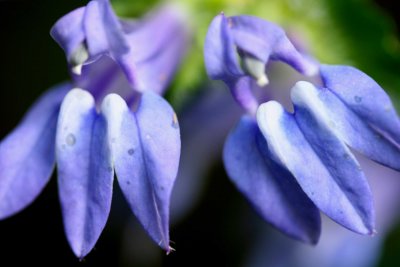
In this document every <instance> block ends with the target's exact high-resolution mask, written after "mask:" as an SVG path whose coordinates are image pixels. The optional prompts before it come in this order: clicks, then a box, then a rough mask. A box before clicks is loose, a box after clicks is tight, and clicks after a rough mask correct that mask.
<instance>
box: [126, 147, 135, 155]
mask: <svg viewBox="0 0 400 267" xmlns="http://www.w3.org/2000/svg"><path fill="white" fill-rule="evenodd" d="M134 153H135V150H134V149H133V148H131V149H129V150H128V154H129V155H130V156H132V155H133V154H134Z"/></svg>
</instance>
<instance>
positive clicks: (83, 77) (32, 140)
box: [0, 0, 187, 258]
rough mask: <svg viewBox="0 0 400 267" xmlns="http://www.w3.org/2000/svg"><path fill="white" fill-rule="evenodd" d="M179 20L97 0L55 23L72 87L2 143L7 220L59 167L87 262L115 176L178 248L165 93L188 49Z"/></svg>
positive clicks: (175, 136) (76, 243) (1, 203)
mask: <svg viewBox="0 0 400 267" xmlns="http://www.w3.org/2000/svg"><path fill="white" fill-rule="evenodd" d="M177 15H178V13H177V12H176V11H175V10H173V9H171V8H169V7H166V8H161V9H159V10H157V11H156V12H155V13H153V14H151V15H150V16H149V17H147V18H146V19H144V20H142V21H135V22H133V21H124V20H120V19H119V18H117V16H116V15H115V14H114V12H113V10H112V8H111V6H110V4H109V2H108V1H100V0H95V1H91V2H89V3H88V5H87V6H85V7H82V8H78V9H77V10H74V11H72V12H71V13H69V14H67V15H66V16H64V17H63V18H61V19H60V20H59V21H58V22H57V23H56V24H55V26H54V27H53V29H52V31H51V32H52V36H53V37H54V38H55V39H56V40H57V42H58V43H59V44H60V45H61V46H62V47H63V48H64V50H65V52H66V54H67V58H68V60H69V63H70V64H71V67H72V72H73V74H72V75H73V82H71V83H65V84H61V85H58V86H55V87H54V88H53V89H51V90H49V91H48V92H47V93H45V94H44V95H43V96H42V97H41V98H40V99H39V100H38V101H37V102H36V104H35V105H34V106H33V107H32V108H31V109H30V111H29V112H28V114H27V116H26V117H25V119H24V120H23V121H22V122H21V124H20V125H19V126H18V127H17V128H16V129H15V130H14V131H13V132H11V133H10V134H9V135H8V136H7V137H6V138H5V139H4V140H3V141H2V142H1V144H0V218H1V219H4V218H7V217H9V216H11V215H13V214H15V213H17V212H19V211H21V210H22V209H24V208H25V207H26V206H28V205H29V204H30V203H31V202H32V201H33V200H34V199H35V198H36V197H37V196H38V195H39V194H40V192H41V191H42V190H43V188H44V186H45V185H46V184H47V182H48V180H49V178H50V177H51V173H52V172H53V168H54V165H55V164H57V172H58V185H59V196H60V202H61V206H62V214H63V219H64V226H65V232H66V235H67V239H68V241H69V244H70V245H71V247H72V250H73V251H74V253H75V255H76V256H78V257H79V258H83V257H84V256H85V255H87V254H88V253H89V252H90V251H91V249H92V248H93V247H94V245H95V243H96V241H97V240H98V238H99V236H100V234H101V232H102V230H103V228H104V226H105V224H106V221H107V218H108V214H109V211H110V206H111V198H112V187H113V178H114V172H115V173H116V175H117V178H118V182H119V185H120V187H121V189H122V192H123V193H124V195H125V197H126V199H127V201H128V203H129V205H130V206H131V208H132V210H133V212H134V213H135V215H136V216H137V218H138V219H139V221H140V222H141V223H142V225H143V227H144V228H145V229H146V231H147V232H148V233H149V235H150V236H151V238H152V239H153V240H154V241H155V242H156V243H158V244H159V245H160V246H161V247H162V248H163V249H165V250H166V251H167V253H168V252H169V251H170V250H171V248H170V246H169V229H168V224H169V203H170V195H171V191H172V187H173V184H174V181H175V178H176V175H177V170H178V164H179V158H180V144H181V143H180V130H179V124H178V121H177V117H176V114H175V113H174V111H173V109H172V107H171V106H170V105H169V104H168V102H167V101H166V100H164V99H163V98H162V97H161V96H159V94H160V93H162V92H163V91H164V90H165V88H166V86H167V85H168V82H169V80H170V79H171V76H172V75H173V73H174V71H175V69H176V67H177V66H178V63H179V61H180V59H181V57H182V53H183V51H184V48H185V46H186V38H187V33H186V29H185V28H184V26H182V25H183V24H182V21H181V20H180V19H179V18H178V17H177ZM172 34H173V35H174V37H175V38H173V39H170V38H169V37H168V36H170V35H172Z"/></svg>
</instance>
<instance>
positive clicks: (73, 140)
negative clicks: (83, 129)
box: [65, 134, 76, 146]
mask: <svg viewBox="0 0 400 267" xmlns="http://www.w3.org/2000/svg"><path fill="white" fill-rule="evenodd" d="M65 142H66V143H67V145H69V146H73V145H75V143H76V138H75V135H73V134H69V135H67V138H66V139H65Z"/></svg>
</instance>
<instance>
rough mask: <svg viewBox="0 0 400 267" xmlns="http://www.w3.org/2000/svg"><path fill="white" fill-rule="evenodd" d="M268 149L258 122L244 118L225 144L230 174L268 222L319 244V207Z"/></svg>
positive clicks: (307, 240)
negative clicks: (272, 156) (271, 156)
mask: <svg viewBox="0 0 400 267" xmlns="http://www.w3.org/2000/svg"><path fill="white" fill-rule="evenodd" d="M257 139H258V141H257ZM260 142H263V143H260ZM261 146H262V147H261ZM267 149H268V148H267V144H266V143H265V139H264V138H263V137H262V135H261V133H260V130H259V129H258V126H257V124H256V122H255V121H253V119H251V118H250V117H242V119H241V121H240V122H239V124H238V125H237V126H236V128H235V129H234V130H233V131H232V132H231V133H230V134H229V136H228V139H227V141H226V143H225V148H224V163H225V168H226V170H227V172H228V175H229V177H230V178H231V180H232V182H233V183H234V184H235V185H236V187H237V188H238V189H239V190H240V191H241V192H242V193H243V194H244V195H245V196H246V197H247V199H248V200H249V201H250V203H251V204H252V205H253V206H254V207H255V208H256V210H257V211H258V212H259V213H260V214H261V215H262V217H263V218H264V219H265V220H266V221H268V222H270V223H271V224H272V225H274V226H275V227H276V228H278V229H280V230H281V231H282V232H284V233H286V234H288V235H290V236H292V237H294V238H296V239H299V240H302V241H305V242H308V243H313V244H315V243H317V241H318V238H319V234H320V231H321V219H320V215H319V211H318V209H317V208H316V207H315V206H314V204H313V203H312V202H311V201H310V200H309V198H308V197H307V196H306V194H305V193H304V192H303V191H302V189H301V188H300V186H299V185H298V184H297V182H296V180H295V179H294V177H293V176H292V175H291V174H290V173H289V172H288V171H286V170H285V169H283V168H282V167H280V166H279V165H277V164H276V163H275V162H273V161H272V160H271V159H270V158H269V157H268V156H267V154H268V151H267ZM262 150H264V152H261V151H262Z"/></svg>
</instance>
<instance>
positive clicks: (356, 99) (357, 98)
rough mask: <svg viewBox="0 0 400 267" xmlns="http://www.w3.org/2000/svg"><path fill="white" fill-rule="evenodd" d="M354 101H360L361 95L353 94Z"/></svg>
mask: <svg viewBox="0 0 400 267" xmlns="http://www.w3.org/2000/svg"><path fill="white" fill-rule="evenodd" d="M354 101H355V102H356V103H357V104H358V103H361V101H362V97H361V96H358V95H356V96H354Z"/></svg>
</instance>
